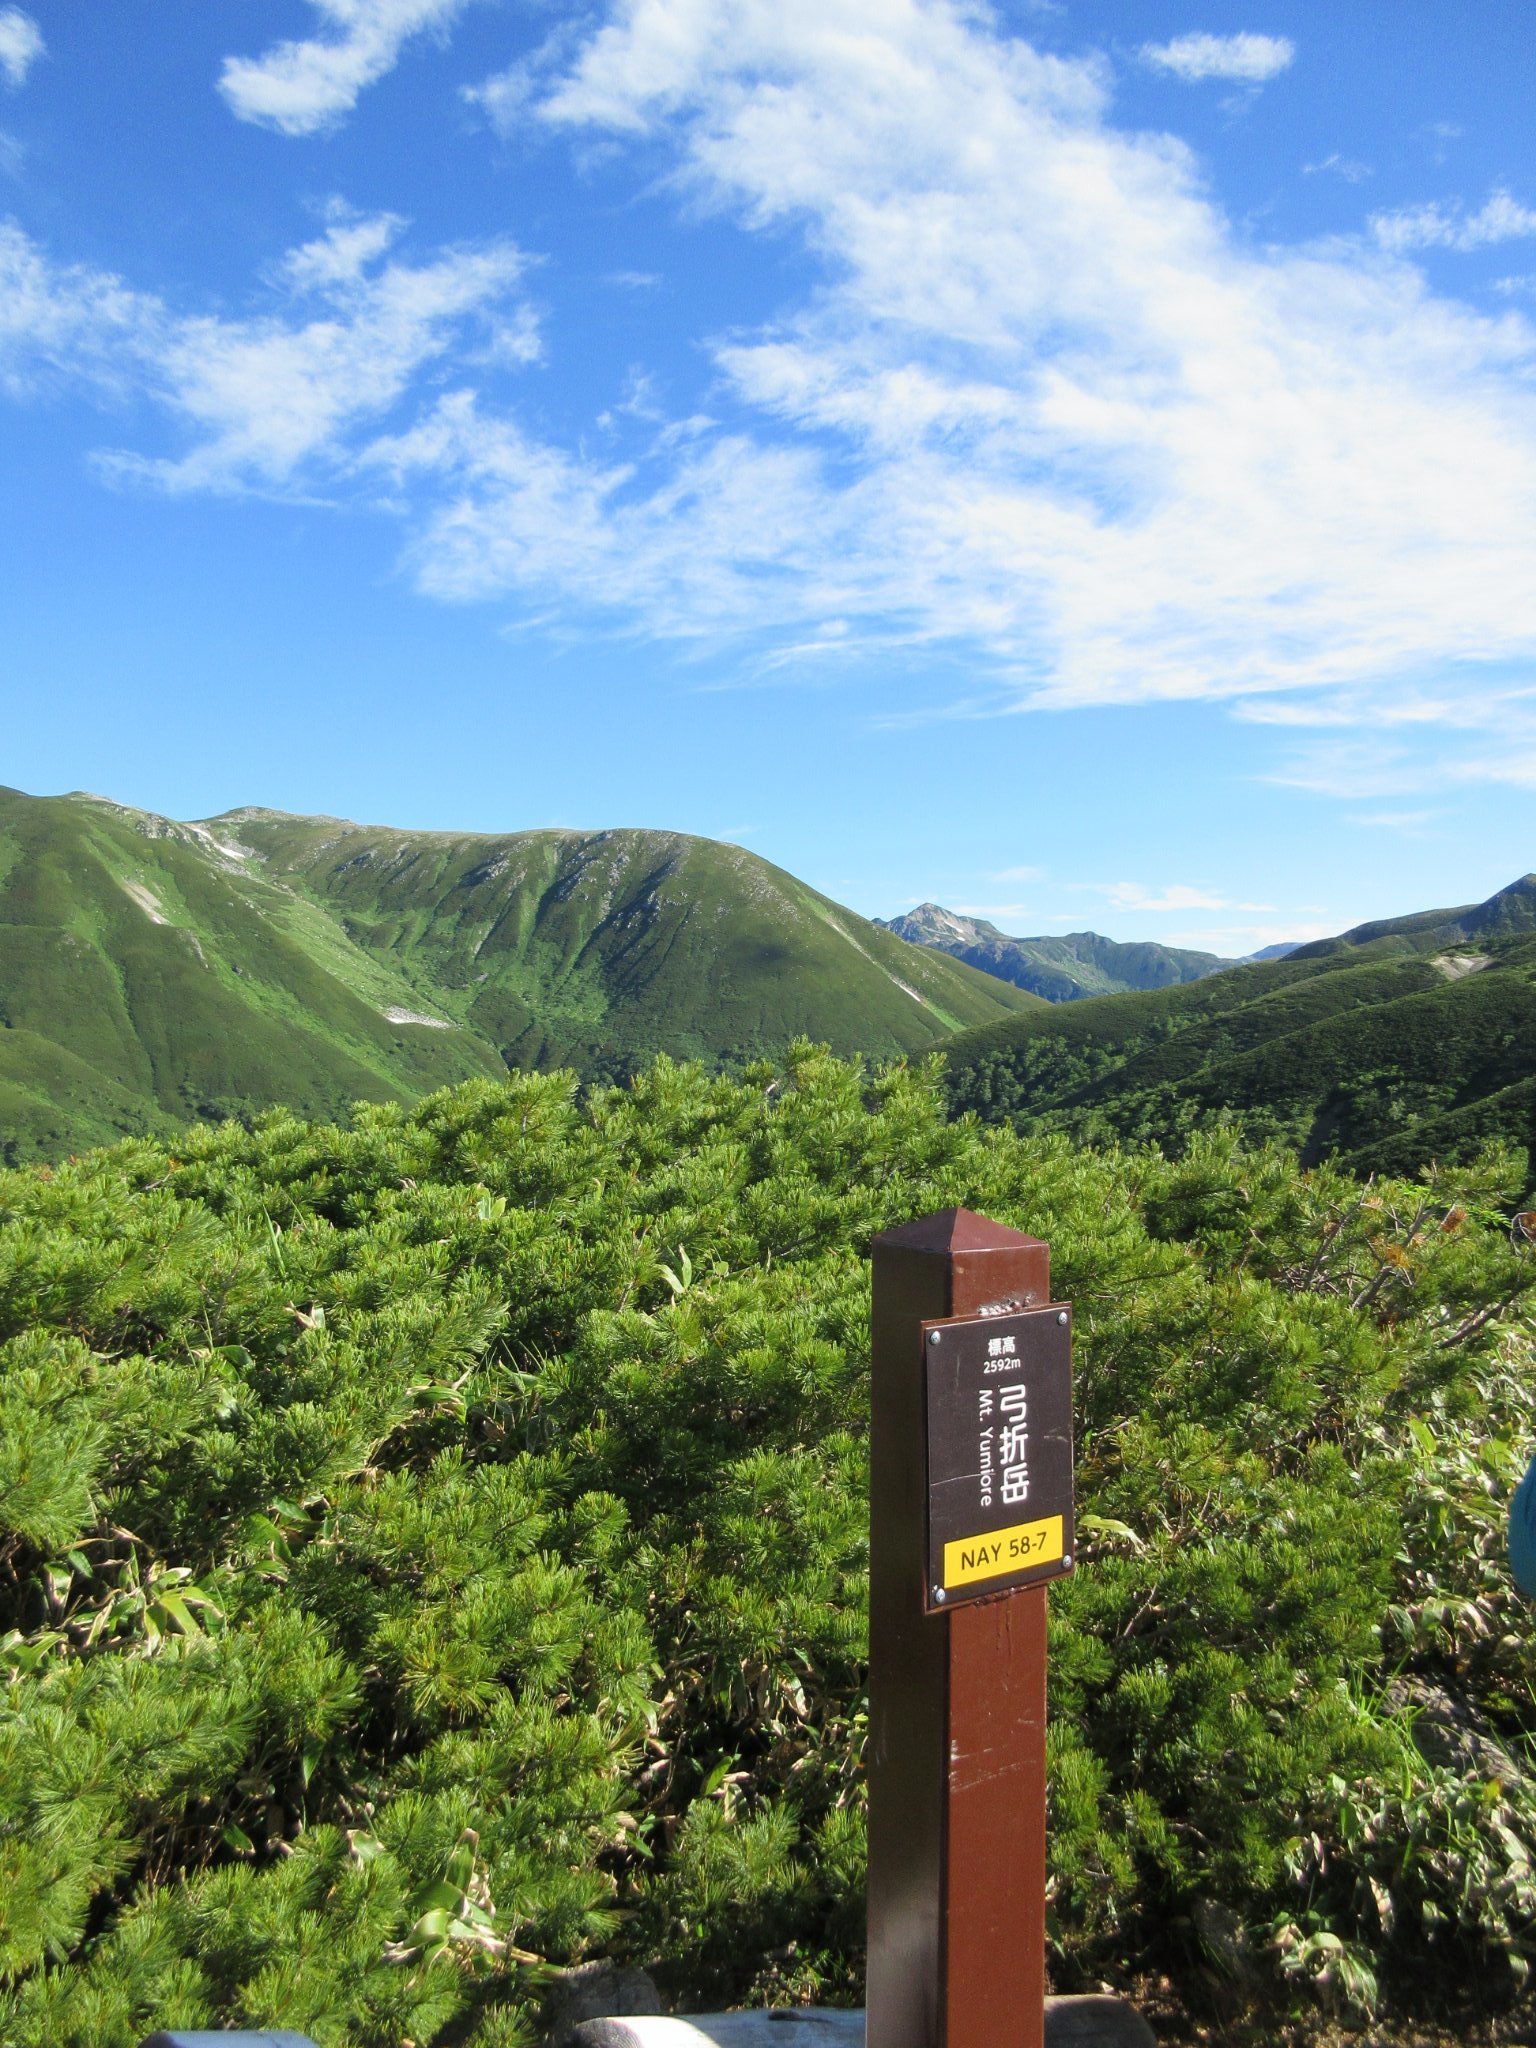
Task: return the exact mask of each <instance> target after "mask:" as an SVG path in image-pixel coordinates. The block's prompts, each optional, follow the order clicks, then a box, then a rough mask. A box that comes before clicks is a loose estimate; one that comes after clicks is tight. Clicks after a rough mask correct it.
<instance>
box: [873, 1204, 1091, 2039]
mask: <svg viewBox="0 0 1536 2048" xmlns="http://www.w3.org/2000/svg"><path fill="white" fill-rule="evenodd" d="M1049 1258H1050V1254H1049V1248H1048V1247H1047V1246H1046V1245H1044V1244H1042V1243H1041V1242H1040V1240H1039V1239H1038V1238H1033V1237H1026V1236H1024V1235H1023V1233H1022V1232H1020V1231H1017V1230H1010V1229H1008V1228H1007V1227H1006V1226H1005V1225H1003V1224H999V1223H992V1222H989V1221H988V1220H987V1219H986V1218H985V1217H983V1216H976V1215H973V1214H972V1213H971V1211H969V1210H968V1209H947V1210H944V1211H942V1212H941V1213H940V1214H938V1215H936V1216H929V1217H925V1218H924V1219H923V1220H922V1221H920V1222H917V1223H911V1224H908V1225H906V1226H905V1227H904V1228H902V1229H900V1230H892V1231H887V1232H886V1233H885V1235H884V1236H883V1237H878V1238H876V1240H875V1243H874V1327H873V1371H872V1388H871V1418H870V1595H869V1604H870V1616H869V1636H870V1641H869V1662H870V1730H869V1965H868V1978H867V1988H866V1994H865V2004H866V2011H867V2015H868V2023H867V2024H868V2033H867V2043H868V2048H1042V2044H1043V2040H1044V2024H1045V2019H1044V2015H1045V1619H1046V1589H1045V1587H1044V1586H1043V1585H1036V1586H1029V1587H1025V1588H1022V1589H1019V1590H1015V1591H1013V1592H1007V1593H1002V1594H999V1595H998V1596H996V1597H995V1598H991V1599H986V1600H983V1601H981V1602H979V1603H977V1604H974V1605H967V1606H957V1607H956V1608H955V1610H954V1611H953V1612H952V1613H948V1614H945V1613H942V1612H940V1613H935V1612H932V1611H931V1607H930V1605H929V1603H928V1602H926V1601H925V1588H926V1586H927V1582H928V1567H929V1560H928V1555H927V1550H926V1522H927V1484H928V1476H927V1471H926V1460H925V1439H926V1429H927V1422H926V1411H925V1405H924V1404H925V1392H924V1385H925V1383H924V1363H923V1332H922V1325H923V1324H924V1323H925V1322H931V1321H933V1320H935V1319H937V1318H940V1317H945V1316H977V1315H980V1314H982V1313H983V1312H988V1313H1005V1312H1007V1311H1008V1310H1015V1309H1022V1308H1037V1307H1039V1306H1040V1305H1041V1304H1043V1303H1045V1302H1048V1301H1049V1299H1050V1269H1049Z"/></svg>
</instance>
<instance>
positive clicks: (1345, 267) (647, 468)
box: [414, 0, 1536, 715]
mask: <svg viewBox="0 0 1536 2048" xmlns="http://www.w3.org/2000/svg"><path fill="white" fill-rule="evenodd" d="M525 88H526V89H524V90H521V91H520V93H519V95H518V106H519V108H520V109H521V113H520V118H521V119H522V120H525V121H528V122H537V123H542V124H543V125H544V126H545V127H547V128H550V129H553V130H556V131H566V132H569V133H571V134H572V135H574V136H578V137H583V138H584V137H585V136H586V135H588V134H590V133H592V132H594V131H595V132H598V133H606V134H608V135H610V136H613V137H616V138H618V139H619V141H620V142H621V143H622V142H623V140H624V139H625V138H627V137H635V138H640V139H643V140H645V142H646V143H647V145H648V147H649V148H651V149H654V148H655V147H656V146H657V145H660V147H661V148H662V149H664V150H667V151H669V152H671V154H672V160H673V163H674V166H675V170H674V182H675V183H676V185H677V186H678V187H679V188H680V189H683V190H684V191H685V192H686V194H687V196H688V198H689V200H690V202H691V203H693V204H696V205H704V206H707V207H712V208H714V209H715V210H717V211H719V212H722V213H726V214H729V215H730V216H732V217H734V218H735V219H736V220H737V221H738V223H739V224H740V225H741V227H742V229H743V230H744V231H745V232H747V233H749V234H752V233H758V232H770V233H774V234H784V233H797V234H799V235H801V236H802V237H803V238H804V240H805V242H806V243H807V245H808V247H809V249H810V251H811V252H812V254H813V255H814V256H816V257H817V258H818V259H819V260H820V262H821V264H822V267H823V283H822V285H821V288H820V289H819V290H817V291H816V292H815V293H814V294H813V295H811V296H810V297H809V298H808V299H807V300H806V301H805V302H804V304H803V305H802V306H801V307H800V309H799V310H798V311H795V310H791V311H789V312H788V313H787V314H786V316H785V317H784V318H783V319H782V320H781V321H780V322H779V323H778V324H776V325H775V326H773V327H772V328H768V329H760V330H757V331H749V332H743V333H736V334H732V335H727V336H724V337H720V338H717V340H716V341H715V342H714V345H713V356H714V364H715V368H716V371H717V373H718V377H719V380H720V381H719V385H718V388H717V393H716V396H717V397H718V398H719V399H720V401H721V402H720V403H718V404H713V403H712V405H711V411H712V412H713V413H715V414H716V416H717V417H723V418H724V419H725V424H723V425H722V426H720V427H719V428H717V429H715V430H714V431H713V432H712V433H709V434H704V435H700V436H695V437H693V438H692V439H690V440H689V441H688V442H687V444H686V445H679V446H677V447H675V448H672V449H670V450H669V449H667V448H665V447H664V446H663V444H662V438H661V437H660V436H658V438H657V441H656V443H655V444H654V445H653V446H652V447H651V448H650V449H649V450H648V451H647V452H646V455H645V456H644V457H643V458H640V457H637V458H636V460H635V462H634V463H633V465H630V466H624V467H623V468H622V473H620V468H619V467H617V466H615V467H610V468H607V469H601V468H599V467H596V466H594V465H592V464H590V463H583V462H581V461H579V460H578V459H577V458H576V457H575V456H567V455H565V454H562V453H560V452H559V451H554V450H550V449H534V448H533V447H532V446H531V445H530V444H529V443H528V442H527V441H526V440H525V439H524V438H523V437H522V436H521V434H520V433H519V432H518V431H517V430H516V429H514V428H513V427H511V426H509V425H508V423H506V422H504V421H500V420H498V419H497V418H496V417H495V416H494V415H493V414H492V413H490V412H489V411H488V410H487V409H486V408H484V407H483V406H481V405H475V404H467V403H466V404H465V405H464V406H463V407H462V408H461V410H460V411H459V412H458V413H456V414H455V415H454V422H453V432H452V433H451V434H449V435H448V436H447V437H446V438H445V439H444V440H443V442H442V444H441V446H442V455H441V465H442V466H441V467H440V468H439V470H438V472H437V474H438V477H439V480H440V481H441V482H444V483H446V485H447V488H448V493H449V502H448V504H446V505H444V506H442V507H439V509H438V510H436V511H435V512H434V513H433V514H432V515H431V517H430V519H429V521H428V523H427V526H426V528H425V530H424V531H423V533H422V536H421V539H420V542H419V545H418V547H417V550H416V553H415V557H414V559H415V561H416V563H417V568H418V573H419V575H420V577H421V579H422V581H423V583H424V584H425V585H426V586H427V587H428V588H431V589H437V590H441V591H445V592H451V593H454V594H458V595H462V596H469V595H479V596H491V595H494V594H496V593H498V592H517V593H519V594H521V595H523V596H524V597H531V598H533V599H534V600H535V601H537V602H539V603H544V604H547V603H554V604H557V605H561V604H564V605H566V606H572V605H574V606H579V605H580V604H581V603H582V602H583V601H584V599H585V598H586V596H587V595H588V593H589V592H590V591H592V590H593V588H594V582H593V578H594V575H595V577H596V585H595V587H596V590H597V593H598V596H599V599H600V600H601V601H606V602H608V603H610V604H612V605H615V606H618V607H619V608H620V609H627V610H628V611H629V615H630V617H631V619H632V621H633V623H634V624H635V625H637V626H638V627H639V628H641V629H642V630H646V631H650V632H654V633H658V634H674V635H677V636H678V637H680V638H683V639H709V638H716V639H718V638H719V637H720V636H722V635H728V634H730V633H731V632H733V631H734V632H736V633H739V634H742V635H751V634H758V635H763V636H778V637H779V638H780V639H781V640H788V641H789V642H790V643H791V644H799V643H800V642H801V641H803V639H804V635H805V633H806V631H807V630H808V629H809V628H812V627H814V624H815V622H816V621H817V620H819V619H822V618H825V617H828V616H835V617H839V618H843V619H846V620H849V621H850V622H851V623H852V627H853V634H854V637H855V639H856V640H859V641H861V642H862V644H864V645H866V646H868V645H870V644H875V645H879V646H882V647H885V646H889V645H891V644H892V643H893V642H900V641H907V642H909V643H917V644H929V643H934V642H941V641H942V642H946V643H948V644H950V645H951V646H959V647H962V648H965V649H966V650H968V651H969V652H970V653H971V654H973V655H980V656H984V657H986V658H987V659H988V660H989V661H990V663H991V665H992V675H993V678H994V681H995V682H997V681H1000V682H1001V683H1002V684H1003V685H1004V686H1005V687H1004V688H1002V689H1000V690H996V691H995V693H994V695H993V697H992V699H991V701H990V703H989V702H988V701H987V700H986V699H985V698H982V699H979V700H978V699H970V700H967V703H966V704H965V705H963V706H961V707H959V712H960V715H977V713H978V712H985V711H988V710H990V711H996V710H997V709H1000V708H1005V707H1006V706H1007V705H1008V704H1014V705H1017V704H1019V703H1031V704H1070V703H1087V702H1097V703H1106V702H1133V701H1145V700H1147V699H1158V698H1179V697H1200V696H1205V697H1242V696H1244V695H1247V694H1250V693H1259V692H1262V693H1267V694H1270V695H1273V693H1275V692H1277V691H1290V690H1298V689H1310V690H1314V691H1317V690H1322V691H1337V690H1339V689H1341V688H1344V687H1348V688H1350V689H1352V690H1354V691H1356V692H1357V694H1359V695H1360V696H1361V697H1362V698H1363V697H1365V696H1366V695H1368V694H1369V692H1370V690H1371V689H1372V688H1373V687H1375V686H1376V685H1377V684H1378V683H1380V682H1382V681H1383V679H1392V680H1394V681H1395V679H1396V678H1398V677H1400V676H1401V675H1402V674H1403V673H1404V672H1405V671H1407V670H1410V669H1411V670H1413V671H1415V672H1419V673H1422V672H1424V671H1425V670H1426V669H1429V668H1432V667H1433V666H1434V665H1435V664H1440V665H1441V666H1442V667H1444V666H1450V667H1452V668H1454V667H1456V666H1457V665H1459V664H1463V663H1467V662H1481V661H1484V660H1487V659H1489V658H1492V657H1495V656H1501V657H1511V656H1514V655H1516V654H1525V653H1527V652H1532V653H1536V583H1533V581H1532V579H1531V577H1530V576H1529V573H1528V564H1529V561H1530V559H1531V557H1532V552H1533V550H1536V393H1533V390H1532V386H1531V381H1530V373H1531V370H1532V368H1533V367H1536V333H1533V330H1532V329H1531V328H1530V327H1529V326H1528V325H1527V324H1526V323H1525V322H1524V321H1523V320H1521V319H1520V318H1519V317H1518V316H1516V315H1513V314H1510V315H1506V316H1504V317H1502V318H1500V319H1498V320H1490V319H1488V318H1486V317H1484V316H1483V315H1481V314H1479V313H1478V312H1476V311H1474V310H1472V309H1470V308H1468V307H1466V306H1464V305H1461V304H1458V303H1457V302H1455V301H1453V300H1450V299H1446V298H1442V297H1436V296H1435V295H1434V294H1432V293H1431V292H1430V291H1429V290H1428V288H1427V286H1426V284H1425V282H1424V279H1423V277H1422V275H1421V274H1420V272H1419V271H1418V270H1417V269H1416V268H1415V267H1414V266H1413V265H1411V264H1410V263H1407V262H1405V261H1401V260H1394V259H1393V258H1392V257H1391V256H1390V255H1388V254H1385V253H1383V252H1382V251H1381V250H1380V249H1377V248H1373V247H1371V246H1370V245H1368V244H1353V245H1352V244H1348V243H1342V242H1335V243H1332V244H1329V245H1327V246H1326V247H1318V248H1309V247H1303V248H1299V249H1286V248H1283V247H1282V248H1260V249H1255V248H1254V247H1253V246H1252V245H1251V244H1250V243H1249V242H1248V241H1247V240H1246V239H1245V238H1240V237H1238V236H1236V235H1234V234H1233V233H1232V232H1231V230H1230V229H1229V226H1228V224H1227V222H1226V221H1225V219H1224V218H1223V216H1222V215H1221V213H1220V212H1219V210H1218V209H1217V208H1216V207H1215V206H1214V205H1213V204H1212V202H1211V201H1210V199H1209V197H1208V195H1207V193H1206V191H1205V188H1204V184H1203V180H1202V177H1201V174H1200V171H1199V167H1198V165H1197V164H1196V162H1195V160H1194V159H1193V158H1192V156H1191V155H1190V154H1189V152H1188V151H1187V150H1185V149H1184V148H1183V147H1182V145H1180V144H1179V143H1177V142H1176V141H1174V140H1172V139H1171V138H1168V137H1160V136H1148V135H1145V134H1135V135H1133V134H1128V133H1123V132H1120V131H1117V130H1116V129H1115V128H1114V127H1113V126H1112V125H1111V118H1110V115H1111V109H1110V106H1109V103H1108V101H1107V98H1106V87H1105V83H1104V80H1103V77H1102V76H1101V74H1100V71H1099V70H1098V68H1097V67H1096V66H1094V65H1091V64H1084V63H1078V62H1071V61H1065V60H1061V59H1056V58H1052V57H1048V56H1044V55H1041V54H1038V53H1036V52H1035V51H1034V50H1032V49H1031V48H1030V47H1029V46H1028V45H1027V44H1025V43H1023V42H1021V41H1018V40H1010V39H1007V38H1004V37H1002V36H1000V35H998V34H997V33H995V32H994V31H993V30H992V29H991V28H990V27H989V26H988V24H987V21H986V20H985V19H984V18H983V17H981V16H979V15H978V14H976V13H974V12H972V11H971V10H970V9H969V8H965V7H962V6H960V5H959V4H953V5H952V4H947V0H878V4H877V0H616V4H614V5H613V7H612V10H611V15H610V19H609V20H608V22H607V24H606V26H604V27H601V28H600V29H598V30H597V31H596V32H594V33H592V34H591V35H590V36H589V37H588V39H587V40H586V42H585V43H584V44H583V45H582V46H581V47H580V49H579V51H578V52H577V53H576V55H575V56H574V58H571V59H568V60H565V61H563V62H562V64H561V66H560V68H559V69H558V70H557V71H556V73H555V74H554V75H553V76H552V77H547V78H546V79H545V80H544V81H543V82H542V83H540V82H537V81H535V80H533V79H532V78H531V77H530V78H529V79H528V80H527V81H525ZM514 447H515V448H516V449H517V451H518V453H517V456H516V458H515V459H513V458H512V457H511V456H510V455H509V450H510V449H512V448H514ZM520 465H531V467H532V471H533V472H536V474H537V476H538V477H539V479H540V480H541V482H540V485H539V487H540V488H541V489H542V488H547V487H549V485H550V483H551V480H552V478H553V477H554V476H555V475H556V474H558V476H559V477H560V478H561V486H560V487H561V489H562V490H563V491H569V492H574V493H575V494H576V496H577V497H578V498H579V501H580V504H581V506H582V508H583V514H582V517H581V518H580V519H578V520H576V521H575V522H574V523H573V525H572V527H571V529H570V531H569V533H568V534H563V535H562V534H559V533H549V532H543V531H535V530H533V528H532V527H531V526H530V524H529V520H528V518H527V516H526V508H527V504H528V502H529V501H528V500H526V499H525V497H524V495H523V493H524V486H523V485H522V484H520V483H519V484H517V485H515V486H513V485H511V484H510V483H509V478H510V477H511V476H512V475H513V474H514V473H515V472H517V471H518V470H519V467H520ZM415 475H416V477H417V480H418V486H419V487H420V488H424V489H429V488H430V471H429V469H427V468H418V469H417V470H416V471H415ZM637 565H643V567H640V566H637Z"/></svg>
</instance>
